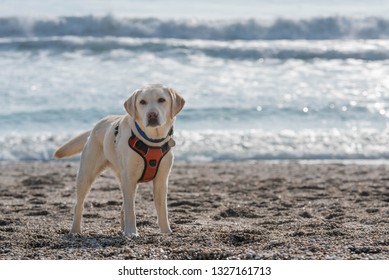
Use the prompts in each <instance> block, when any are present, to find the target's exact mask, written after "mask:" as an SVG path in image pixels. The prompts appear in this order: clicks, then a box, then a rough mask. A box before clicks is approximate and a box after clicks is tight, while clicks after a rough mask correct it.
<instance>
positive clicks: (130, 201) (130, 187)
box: [121, 172, 138, 237]
mask: <svg viewBox="0 0 389 280" xmlns="http://www.w3.org/2000/svg"><path fill="white" fill-rule="evenodd" d="M132 177H133V176H132ZM132 177H131V176H130V175H129V173H128V172H123V173H122V174H121V182H122V192H123V208H122V211H123V214H124V215H123V216H124V217H123V225H122V228H123V233H124V235H125V236H127V237H129V236H137V235H138V232H137V229H136V215H135V194H136V189H137V186H138V183H137V181H136V180H134V179H133V178H132Z"/></svg>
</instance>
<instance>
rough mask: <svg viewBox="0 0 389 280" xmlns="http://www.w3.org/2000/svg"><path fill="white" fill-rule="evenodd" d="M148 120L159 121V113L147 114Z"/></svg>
mask: <svg viewBox="0 0 389 280" xmlns="http://www.w3.org/2000/svg"><path fill="white" fill-rule="evenodd" d="M147 118H148V119H149V120H150V119H157V118H158V113H157V112H148V113H147Z"/></svg>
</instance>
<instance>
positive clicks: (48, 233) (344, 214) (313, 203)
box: [0, 162, 389, 260]
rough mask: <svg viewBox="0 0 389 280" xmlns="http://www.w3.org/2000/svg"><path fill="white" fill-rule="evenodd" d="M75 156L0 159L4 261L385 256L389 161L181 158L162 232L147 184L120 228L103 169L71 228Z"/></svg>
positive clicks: (114, 185) (111, 182)
mask: <svg viewBox="0 0 389 280" xmlns="http://www.w3.org/2000/svg"><path fill="white" fill-rule="evenodd" d="M77 168H78V163H77V162H49V163H42V162H27V163H1V164H0V213H1V214H0V244H1V246H0V259H16V260H19V259H184V260H185V259H389V165H353V164H346V165H344V164H299V163H297V162H280V163H272V162H234V163H233V162H218V163H176V164H175V165H174V168H173V171H172V174H171V177H170V186H169V195H168V205H169V217H170V223H171V227H172V230H173V234H170V235H166V234H160V233H159V229H158V226H157V221H156V214H155V210H154V205H153V198H152V187H151V185H150V184H141V185H139V188H138V192H137V199H136V205H137V206H136V211H137V225H138V231H139V235H140V236H139V237H135V238H131V239H127V238H125V237H123V236H122V234H121V229H120V208H121V203H122V196H121V192H120V189H119V186H118V182H117V181H116V178H115V177H114V176H113V173H111V172H110V171H106V172H104V173H103V174H102V175H101V176H100V177H99V178H98V179H97V180H96V182H95V184H94V186H93V188H92V190H91V192H90V194H89V196H88V198H87V200H86V204H85V212H84V219H83V225H82V226H83V233H82V234H81V235H69V234H68V231H69V229H70V225H71V221H72V216H73V213H72V209H73V206H74V202H75V187H74V185H75V177H76V171H77Z"/></svg>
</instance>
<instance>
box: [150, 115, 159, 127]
mask: <svg viewBox="0 0 389 280" xmlns="http://www.w3.org/2000/svg"><path fill="white" fill-rule="evenodd" d="M159 125H160V124H159V119H158V113H156V112H149V113H148V114H147V126H151V127H155V126H159Z"/></svg>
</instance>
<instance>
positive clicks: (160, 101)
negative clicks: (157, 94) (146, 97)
mask: <svg viewBox="0 0 389 280" xmlns="http://www.w3.org/2000/svg"><path fill="white" fill-rule="evenodd" d="M165 101H166V100H165V98H160V99H158V103H163V102H165Z"/></svg>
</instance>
